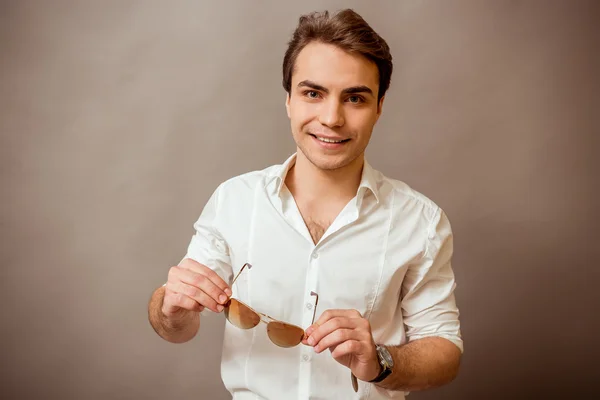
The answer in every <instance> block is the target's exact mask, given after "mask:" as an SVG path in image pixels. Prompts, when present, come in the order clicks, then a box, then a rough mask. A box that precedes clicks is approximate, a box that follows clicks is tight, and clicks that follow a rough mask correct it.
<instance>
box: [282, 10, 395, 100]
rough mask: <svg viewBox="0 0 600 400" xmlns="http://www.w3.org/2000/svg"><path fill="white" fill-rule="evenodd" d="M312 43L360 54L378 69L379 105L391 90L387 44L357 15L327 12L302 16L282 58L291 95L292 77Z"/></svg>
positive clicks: (287, 86) (349, 11)
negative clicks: (389, 89) (298, 58)
mask: <svg viewBox="0 0 600 400" xmlns="http://www.w3.org/2000/svg"><path fill="white" fill-rule="evenodd" d="M311 42H320V43H324V44H331V45H334V46H337V47H339V48H340V49H342V50H345V51H347V52H349V53H355V54H360V55H362V56H364V57H366V58H367V59H369V60H371V61H372V62H374V63H375V65H377V69H378V71H379V91H378V98H377V100H378V101H379V100H380V99H381V98H382V97H383V96H384V95H385V93H386V91H387V90H388V88H389V86H390V81H391V78H392V70H393V64H392V55H391V53H390V48H389V46H388V44H387V43H386V41H385V40H384V39H383V38H382V37H381V36H379V35H378V34H377V33H376V32H375V31H374V30H373V29H372V28H371V27H370V26H369V24H367V22H366V21H365V20H364V19H363V18H362V17H361V16H360V15H359V14H357V13H356V12H355V11H353V10H351V9H345V10H342V11H339V12H338V13H336V14H334V15H333V16H330V15H329V12H328V11H323V12H313V13H310V14H306V15H302V16H301V17H300V19H299V21H298V26H297V27H296V30H295V31H294V34H293V35H292V38H291V40H290V41H289V42H288V48H287V51H286V52H285V56H284V58H283V88H284V89H285V90H286V92H288V93H291V86H292V73H293V72H294V67H295V63H296V58H297V57H298V54H300V52H301V51H302V49H303V48H304V47H305V46H306V45H308V44H309V43H311Z"/></svg>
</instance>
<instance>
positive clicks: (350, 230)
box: [149, 10, 462, 399]
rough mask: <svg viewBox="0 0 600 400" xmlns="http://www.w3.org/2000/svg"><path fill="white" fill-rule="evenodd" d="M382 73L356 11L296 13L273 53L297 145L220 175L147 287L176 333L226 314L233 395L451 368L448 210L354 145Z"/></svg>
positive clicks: (292, 391) (375, 105) (383, 393)
mask: <svg viewBox="0 0 600 400" xmlns="http://www.w3.org/2000/svg"><path fill="white" fill-rule="evenodd" d="M391 73H392V57H391V55H390V53H389V48H388V46H387V44H386V42H385V41H384V40H383V39H382V38H381V37H379V36H378V35H377V34H376V33H375V32H374V31H373V30H372V29H371V28H370V27H369V25H368V24H367V23H366V22H365V21H364V20H363V19H362V18H361V17H360V16H359V15H358V14H356V13H355V12H353V11H351V10H345V11H342V12H340V13H338V14H336V15H334V16H330V15H329V14H328V13H327V12H325V13H313V14H310V15H306V16H303V17H301V18H300V21H299V25H298V27H297V29H296V31H295V32H294V35H293V38H292V40H291V41H290V43H289V48H288V50H287V52H286V54H285V57H284V63H283V86H284V88H285V90H286V91H287V98H286V108H287V113H288V116H289V118H290V121H291V130H292V135H293V138H294V140H295V142H296V144H297V152H296V154H294V155H292V156H291V157H290V158H289V159H288V160H287V161H285V162H284V163H283V164H282V165H275V166H272V167H269V168H266V169H265V170H262V171H254V172H250V173H248V174H244V175H242V176H238V177H235V178H232V179H230V180H228V181H227V182H224V183H223V184H221V185H220V186H219V187H218V188H217V189H216V191H215V192H214V194H213V195H212V196H211V198H210V200H209V201H208V203H207V205H206V206H205V208H204V210H203V212H202V213H201V215H200V217H199V219H198V221H197V222H196V223H195V225H194V227H195V230H196V233H195V235H194V236H193V238H192V240H191V243H190V244H189V247H188V252H187V254H186V256H185V258H184V259H183V261H182V262H181V263H180V264H179V265H178V266H174V267H172V268H171V269H170V270H169V273H168V279H167V283H166V284H165V285H164V286H163V287H161V288H158V289H157V290H156V291H155V292H154V294H153V295H152V298H151V300H150V304H149V319H150V322H151V324H152V326H153V327H154V329H155V330H156V332H157V333H158V334H159V335H160V336H161V337H163V338H164V339H166V340H168V341H170V342H174V343H180V342H185V341H188V340H190V339H192V338H193V337H194V336H195V335H196V333H197V331H198V329H199V326H200V319H201V318H200V312H201V311H203V314H204V313H205V312H208V310H210V311H212V312H215V313H220V312H223V311H224V310H225V314H226V316H227V319H228V322H227V324H226V328H225V337H224V344H223V358H222V367H221V372H222V377H223V381H224V383H225V386H226V388H227V389H228V390H229V391H230V392H231V393H232V394H233V398H234V399H257V398H260V399H308V398H320V399H333V398H339V399H351V398H357V397H356V396H360V397H359V398H365V399H366V398H369V399H383V398H397V399H403V398H404V396H405V394H406V392H409V391H415V390H422V389H426V388H431V387H436V386H440V385H443V384H446V383H448V382H450V381H451V380H452V379H453V378H454V377H455V376H456V374H457V371H458V367H459V361H460V357H461V353H462V340H461V337H460V324H459V320H458V315H459V314H458V310H457V308H456V304H455V300H454V294H453V291H454V287H455V282H454V275H453V272H452V268H451V263H450V262H451V256H452V232H451V228H450V224H449V221H448V219H447V217H446V215H445V214H444V213H443V211H442V210H441V209H440V208H439V207H438V206H436V205H435V204H434V203H433V202H432V201H431V200H429V199H428V198H426V197H425V196H423V195H421V194H419V193H417V192H416V191H414V190H412V189H411V188H409V187H408V186H407V185H406V184H404V183H402V182H400V181H397V180H393V179H389V178H387V177H385V176H383V175H382V174H381V173H380V172H378V171H376V170H374V169H373V168H372V167H371V166H370V165H369V164H368V163H367V162H366V160H365V156H364V152H365V149H366V147H367V144H368V143H369V139H370V137H371V132H372V130H373V127H374V126H375V123H376V122H377V120H378V118H379V116H380V115H381V112H382V108H383V102H384V95H385V92H386V90H387V88H388V87H389V83H390V78H391ZM234 277H235V279H234ZM234 281H235V282H234ZM204 310H206V311H204ZM261 320H262V321H263V322H267V323H268V325H266V329H265V326H264V325H261V324H260V322H261ZM303 329H305V331H304V330H303ZM356 391H358V393H356Z"/></svg>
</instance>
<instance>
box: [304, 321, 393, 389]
mask: <svg viewBox="0 0 600 400" xmlns="http://www.w3.org/2000/svg"><path fill="white" fill-rule="evenodd" d="M306 336H307V339H306V340H304V341H303V343H304V344H308V345H309V346H313V347H314V350H315V352H316V353H321V352H323V351H324V350H327V349H329V350H330V351H331V355H332V356H333V358H334V359H335V360H336V361H337V362H339V363H340V364H342V365H344V366H346V367H348V368H350V370H351V371H352V373H353V374H354V375H355V376H356V377H357V378H358V379H360V380H362V381H370V380H372V379H375V378H376V377H377V375H379V372H380V371H381V366H380V364H379V361H378V358H377V351H376V349H375V342H374V341H373V335H372V333H371V324H370V323H369V321H368V320H367V319H365V318H363V317H362V316H361V315H360V313H359V312H358V311H356V310H327V311H325V312H324V313H323V314H322V315H321V316H320V317H319V319H318V320H317V321H315V323H314V324H313V325H311V326H310V327H309V328H308V329H307V330H306Z"/></svg>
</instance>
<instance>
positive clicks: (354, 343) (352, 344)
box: [331, 340, 364, 360]
mask: <svg viewBox="0 0 600 400" xmlns="http://www.w3.org/2000/svg"><path fill="white" fill-rule="evenodd" d="M363 347H364V346H363V343H362V342H360V341H358V340H347V341H345V342H343V343H341V344H339V345H338V346H337V347H336V348H335V349H332V351H331V356H332V357H333V358H335V359H336V360H337V359H340V358H342V357H345V356H348V355H354V354H362V352H363Z"/></svg>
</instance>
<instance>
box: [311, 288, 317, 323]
mask: <svg viewBox="0 0 600 400" xmlns="http://www.w3.org/2000/svg"><path fill="white" fill-rule="evenodd" d="M310 295H311V296H315V297H316V300H315V306H314V308H313V317H312V322H311V325H313V324H314V323H315V316H316V314H317V305H318V304H319V295H318V294H316V293H315V292H310Z"/></svg>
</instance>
